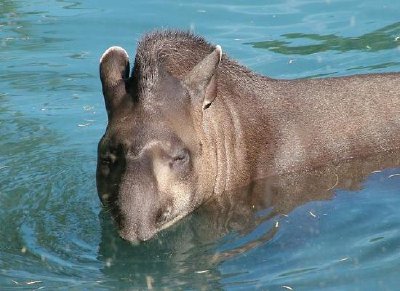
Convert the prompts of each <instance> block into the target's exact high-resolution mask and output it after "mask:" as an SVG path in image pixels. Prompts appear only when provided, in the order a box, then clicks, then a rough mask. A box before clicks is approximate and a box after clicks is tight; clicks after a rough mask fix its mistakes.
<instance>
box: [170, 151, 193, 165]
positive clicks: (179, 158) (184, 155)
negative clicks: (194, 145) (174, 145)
mask: <svg viewBox="0 0 400 291" xmlns="http://www.w3.org/2000/svg"><path fill="white" fill-rule="evenodd" d="M188 164H189V151H188V150H187V149H182V150H180V151H179V152H177V153H176V154H175V155H173V156H172V159H171V161H170V163H169V166H170V168H171V169H172V168H174V169H180V168H182V167H184V166H186V165H188Z"/></svg>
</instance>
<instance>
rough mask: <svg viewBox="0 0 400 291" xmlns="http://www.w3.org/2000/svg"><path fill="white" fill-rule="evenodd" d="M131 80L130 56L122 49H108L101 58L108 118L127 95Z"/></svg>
mask: <svg viewBox="0 0 400 291" xmlns="http://www.w3.org/2000/svg"><path fill="white" fill-rule="evenodd" d="M128 78H129V56H128V53H127V52H126V51H125V50H124V49H123V48H121V47H118V46H113V47H110V48H109V49H107V50H106V51H105V52H104V53H103V55H102V56H101V58H100V79H101V83H102V87H103V95H104V100H105V103H106V109H107V113H108V116H109V117H110V116H111V114H112V111H113V109H114V108H115V107H116V106H117V105H118V104H119V103H120V102H121V100H122V98H123V97H124V96H125V95H126V86H125V81H126V80H127V79H128Z"/></svg>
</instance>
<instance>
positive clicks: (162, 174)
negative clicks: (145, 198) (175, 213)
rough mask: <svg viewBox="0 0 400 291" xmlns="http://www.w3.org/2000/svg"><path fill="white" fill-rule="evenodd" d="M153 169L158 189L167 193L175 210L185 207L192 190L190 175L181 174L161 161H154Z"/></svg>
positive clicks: (189, 199)
mask: <svg viewBox="0 0 400 291" xmlns="http://www.w3.org/2000/svg"><path fill="white" fill-rule="evenodd" d="M153 170H154V176H155V177H156V180H157V186H158V191H159V192H161V193H163V195H168V198H169V199H171V198H172V201H174V208H175V209H176V210H179V209H183V208H185V207H186V206H187V205H188V204H189V203H190V201H191V196H192V192H193V185H192V183H191V179H190V175H188V174H185V175H184V176H182V175H180V174H181V173H176V172H174V171H171V169H170V168H169V167H168V166H165V165H163V164H161V163H160V164H159V163H154V165H153ZM165 198H167V197H165Z"/></svg>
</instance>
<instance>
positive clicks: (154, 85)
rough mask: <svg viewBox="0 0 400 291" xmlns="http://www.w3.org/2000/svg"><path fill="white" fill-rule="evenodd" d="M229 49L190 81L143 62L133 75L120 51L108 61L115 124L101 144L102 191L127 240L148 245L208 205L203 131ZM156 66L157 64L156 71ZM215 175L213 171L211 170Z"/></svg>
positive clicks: (104, 63)
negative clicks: (167, 228) (184, 218)
mask: <svg viewBox="0 0 400 291" xmlns="http://www.w3.org/2000/svg"><path fill="white" fill-rule="evenodd" d="M221 55H222V52H221V48H220V47H219V46H217V47H215V48H213V50H212V51H210V52H209V53H208V54H207V55H205V56H204V58H203V59H202V60H201V61H200V62H199V63H198V64H197V65H195V66H194V67H193V68H192V69H191V70H190V71H189V72H187V73H186V74H185V76H184V77H183V78H177V77H174V76H173V75H172V74H171V73H169V72H168V71H167V70H166V68H164V67H163V65H162V63H157V60H155V62H148V63H146V64H144V63H145V60H143V58H142V59H140V58H139V57H138V56H137V57H136V61H135V65H134V68H133V70H132V76H131V77H130V76H129V60H128V55H127V53H126V51H125V50H124V49H122V48H120V47H112V48H110V49H108V50H107V51H106V52H105V53H104V54H103V56H102V58H101V60H100V78H101V82H102V87H103V95H104V99H105V105H106V110H107V115H108V125H107V129H106V132H105V134H104V136H103V137H102V138H101V140H100V142H99V145H98V162H97V174H96V178H97V189H98V194H99V197H100V200H101V202H102V203H103V205H104V206H105V207H106V209H108V210H109V211H110V212H111V214H112V217H113V219H114V221H115V222H116V225H117V227H118V230H119V233H120V235H121V237H122V238H124V239H126V240H128V241H131V242H137V241H144V240H148V239H150V238H151V237H153V236H154V235H155V234H156V233H157V232H158V231H160V230H162V229H164V228H166V227H168V226H170V225H171V224H173V223H174V222H176V221H177V220H179V219H180V218H182V217H184V216H185V215H187V214H188V213H190V212H191V211H193V210H194V209H195V208H196V207H198V206H199V205H200V204H202V203H203V202H204V200H205V199H207V197H208V196H207V195H209V194H206V192H207V193H208V192H210V191H212V189H211V187H209V188H208V189H207V187H206V186H205V185H207V183H204V179H208V178H207V174H206V172H207V170H205V167H207V163H208V162H207V158H206V155H207V151H206V150H204V147H203V144H202V137H201V135H202V134H201V133H200V131H201V130H200V129H199V128H201V118H202V114H203V111H204V110H207V108H208V107H209V106H210V104H211V103H212V102H213V101H214V98H215V97H216V94H217V92H216V81H215V79H216V77H215V76H216V71H217V67H218V64H219V62H220V61H221ZM149 64H150V65H149ZM209 170H210V169H209Z"/></svg>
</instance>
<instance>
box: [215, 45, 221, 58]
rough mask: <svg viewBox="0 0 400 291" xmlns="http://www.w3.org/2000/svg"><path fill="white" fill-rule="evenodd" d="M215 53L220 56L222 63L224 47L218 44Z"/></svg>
mask: <svg viewBox="0 0 400 291" xmlns="http://www.w3.org/2000/svg"><path fill="white" fill-rule="evenodd" d="M215 51H216V52H217V53H218V54H219V61H221V59H222V47H221V46H220V45H219V44H217V45H216V46H215Z"/></svg>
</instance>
